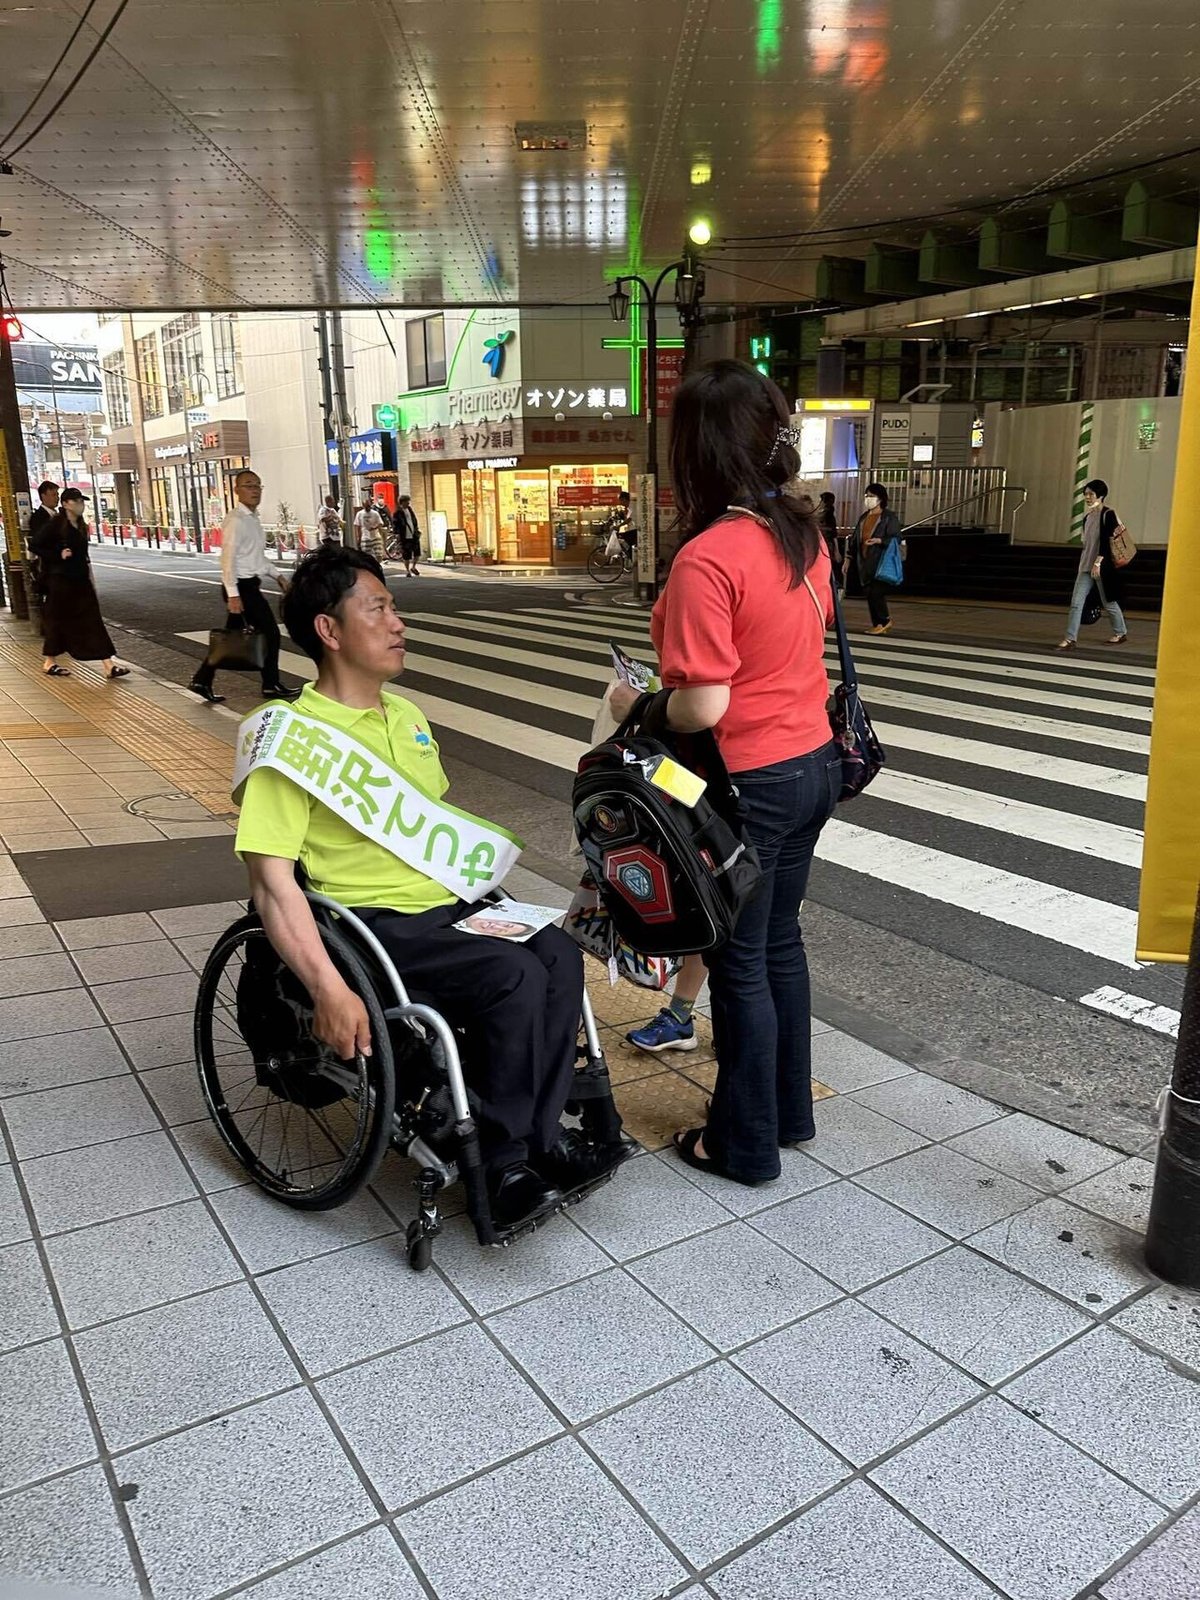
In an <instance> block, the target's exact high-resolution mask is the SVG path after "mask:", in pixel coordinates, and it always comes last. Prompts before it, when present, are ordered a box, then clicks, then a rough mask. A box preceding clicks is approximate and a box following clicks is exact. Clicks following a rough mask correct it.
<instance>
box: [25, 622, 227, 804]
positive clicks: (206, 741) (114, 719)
mask: <svg viewBox="0 0 1200 1600" xmlns="http://www.w3.org/2000/svg"><path fill="white" fill-rule="evenodd" d="M71 672H72V676H71V677H70V678H48V677H46V675H45V674H44V673H43V672H42V669H41V665H40V663H39V661H38V660H37V659H36V658H33V657H31V655H30V652H29V648H28V646H22V644H20V643H18V642H17V641H14V640H11V639H4V638H2V637H0V716H3V717H4V718H5V721H4V722H3V723H0V739H5V740H22V739H31V738H33V739H37V738H45V739H70V738H86V737H87V736H88V735H89V734H99V735H100V736H102V737H104V738H106V739H111V740H112V741H113V742H114V743H115V744H118V745H120V746H121V748H122V749H123V750H126V751H127V752H128V753H129V754H130V755H131V756H135V757H136V758H137V759H138V760H139V761H143V762H145V764H146V765H147V766H148V767H153V768H154V770H155V771H156V772H158V773H160V774H161V775H162V777H163V778H164V779H165V780H166V782H167V784H168V786H169V787H170V788H171V789H172V790H174V791H176V792H178V793H180V794H186V795H190V796H191V797H192V798H193V799H194V800H196V801H197V802H199V804H201V805H202V806H204V808H205V810H207V811H209V812H211V813H212V814H213V815H214V816H220V815H222V814H224V813H228V812H229V811H230V810H231V809H232V807H231V804H230V800H229V778H230V772H231V769H232V764H233V763H232V752H231V750H230V748H229V746H228V745H227V744H225V743H224V742H223V741H222V740H220V739H217V738H214V737H213V735H212V734H208V733H204V732H202V731H201V730H200V729H198V728H193V727H191V726H190V724H189V723H187V722H185V721H184V719H183V718H182V717H177V716H175V715H174V714H173V713H172V712H171V711H168V710H166V709H165V708H164V707H162V706H158V705H154V704H152V703H151V702H150V701H149V700H145V699H143V698H142V696H141V695H139V694H138V693H137V691H136V690H135V689H132V688H130V686H129V680H128V679H125V680H123V681H122V682H121V684H120V685H110V684H107V683H106V682H105V681H104V675H103V673H101V672H98V671H96V670H94V669H93V668H90V667H85V666H81V665H79V664H75V665H73V666H72V668H71ZM14 673H15V674H17V675H18V682H17V683H13V674H14ZM22 680H23V683H22ZM24 685H28V686H29V690H30V691H31V693H30V694H29V695H27V694H25V693H22V692H21V690H22V688H23V687H24ZM13 689H16V690H17V694H14V693H12V690H13ZM18 696H19V698H18ZM51 704H53V705H54V706H55V707H56V714H55V717H54V720H50V719H49V717H47V716H46V715H44V714H43V712H44V709H45V708H47V707H48V706H49V705H51ZM65 712H74V713H75V715H76V719H77V720H74V721H70V722H68V721H66V720H65V719H64V718H63V713H65ZM14 713H17V714H22V713H23V715H22V716H21V720H20V721H10V720H8V719H9V718H10V717H12V716H13V714H14Z"/></svg>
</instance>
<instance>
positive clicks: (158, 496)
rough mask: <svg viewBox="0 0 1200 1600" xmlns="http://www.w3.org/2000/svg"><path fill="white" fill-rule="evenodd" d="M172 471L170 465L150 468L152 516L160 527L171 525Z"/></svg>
mask: <svg viewBox="0 0 1200 1600" xmlns="http://www.w3.org/2000/svg"><path fill="white" fill-rule="evenodd" d="M170 477H171V472H170V468H168V467H151V468H150V506H151V516H152V517H153V520H154V522H155V524H156V526H158V527H160V528H169V527H170V526H171V486H170Z"/></svg>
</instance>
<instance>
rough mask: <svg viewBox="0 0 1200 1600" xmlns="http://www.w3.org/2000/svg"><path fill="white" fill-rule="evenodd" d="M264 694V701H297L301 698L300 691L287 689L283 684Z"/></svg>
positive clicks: (265, 691) (267, 690) (266, 690)
mask: <svg viewBox="0 0 1200 1600" xmlns="http://www.w3.org/2000/svg"><path fill="white" fill-rule="evenodd" d="M262 693H263V699H264V700H296V699H298V698H299V696H300V691H299V689H285V688H284V686H283V684H282V683H276V684H273V685H272V686H271V688H269V689H264V690H263V692H262Z"/></svg>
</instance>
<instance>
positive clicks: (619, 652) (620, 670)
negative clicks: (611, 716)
mask: <svg viewBox="0 0 1200 1600" xmlns="http://www.w3.org/2000/svg"><path fill="white" fill-rule="evenodd" d="M609 648H610V649H611V650H612V658H613V671H614V672H615V673H616V675H617V677H618V678H620V680H621V682H622V683H627V684H628V685H629V687H630V688H631V689H636V690H637V692H638V693H639V694H657V693H658V691H659V690H660V689H661V688H662V679H661V678H660V677H659V676H658V674H657V672H655V671H654V669H653V667H648V666H647V665H646V663H645V662H644V661H637V660H635V659H634V657H633V656H631V655H630V654H629V652H628V651H627V650H623V649H622V648H621V646H620V645H619V644H618V643H617V642H616V640H615V639H612V640H610V641H609Z"/></svg>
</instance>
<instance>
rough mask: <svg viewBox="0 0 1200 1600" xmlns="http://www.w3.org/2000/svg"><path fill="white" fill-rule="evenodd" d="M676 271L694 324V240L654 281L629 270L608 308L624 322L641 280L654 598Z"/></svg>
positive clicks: (700, 278)
mask: <svg viewBox="0 0 1200 1600" xmlns="http://www.w3.org/2000/svg"><path fill="white" fill-rule="evenodd" d="M697 242H699V241H697ZM672 273H674V274H675V305H676V308H677V310H678V312H679V320H680V322H681V323H683V325H684V327H685V328H687V327H691V326H693V325H694V323H695V320H696V318H697V316H698V310H697V308H698V306H699V302H700V298H701V296H702V295H703V293H704V274H703V272H702V271H701V270H700V266H699V263H698V262H697V260H696V254H695V251H694V250H693V249H692V245H691V242H689V243H687V244H685V245H684V248H683V255H682V257H681V258H680V259H679V260H678V261H672V262H671V264H670V265H669V266H666V267H664V268H663V269H662V271H661V272H660V273H659V275H658V277H657V278H656V279H655V280H654V283H653V285H651V284H650V283H648V282H647V280H646V279H645V278H643V277H642V276H641V275H640V274H639V273H636V272H629V273H625V274H624V275H623V276H622V277H620V278H618V279H617V281H616V283H615V284H614V285H613V289H612V293H611V294H610V295H609V297H608V308H609V310H610V311H611V312H612V319H613V321H614V322H624V321H625V320H626V319H627V318H628V316H629V292H628V290H627V289H626V287H625V285H626V284H629V283H633V284H637V286H638V288H639V289H640V290H641V292H642V299H643V301H644V302H645V306H646V458H647V461H646V464H647V467H648V468H649V477H650V481H651V485H652V491H651V513H650V527H649V528H643V529H642V530H641V536H642V538H643V539H646V540H649V546H650V556H649V562H648V567H649V574H650V576H649V581H648V582H645V583H643V584H642V585H641V587H642V588H643V589H646V590H648V591H649V593H648V594H646V595H643V598H652V597H653V595H654V594H655V593H656V592H657V588H658V297H659V294H660V292H661V290H662V287H663V285H664V284H665V283H666V281H667V279H668V278H669V277H670V276H671V274H672Z"/></svg>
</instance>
